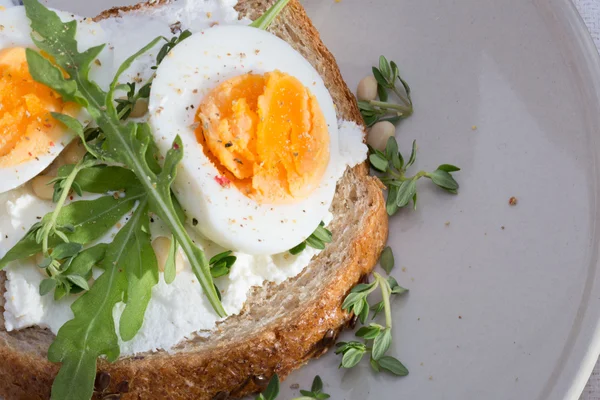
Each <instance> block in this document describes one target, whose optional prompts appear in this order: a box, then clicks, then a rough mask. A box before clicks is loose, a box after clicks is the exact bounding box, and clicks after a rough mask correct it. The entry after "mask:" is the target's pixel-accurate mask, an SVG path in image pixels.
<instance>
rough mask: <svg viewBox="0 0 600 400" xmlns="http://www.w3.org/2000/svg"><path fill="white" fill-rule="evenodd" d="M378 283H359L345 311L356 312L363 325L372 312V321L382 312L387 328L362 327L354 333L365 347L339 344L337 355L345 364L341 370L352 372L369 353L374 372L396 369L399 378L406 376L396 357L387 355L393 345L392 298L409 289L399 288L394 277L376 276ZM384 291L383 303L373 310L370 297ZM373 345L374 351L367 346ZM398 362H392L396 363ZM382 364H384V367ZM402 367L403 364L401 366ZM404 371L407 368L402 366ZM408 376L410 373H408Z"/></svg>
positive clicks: (348, 299)
mask: <svg viewBox="0 0 600 400" xmlns="http://www.w3.org/2000/svg"><path fill="white" fill-rule="evenodd" d="M373 277H374V278H375V281H374V282H372V283H369V284H367V283H360V284H358V285H356V286H355V287H354V288H353V289H352V290H351V291H350V294H348V296H346V298H345V299H344V302H343V303H342V309H343V310H345V311H348V312H350V311H351V312H353V313H354V315H357V316H359V320H360V321H361V323H362V324H365V321H366V319H367V317H368V314H369V310H373V311H374V313H373V319H374V318H375V317H376V316H377V314H379V313H380V312H382V311H383V312H384V314H385V326H382V325H379V324H376V323H371V324H369V325H368V326H363V327H361V328H360V329H358V331H357V332H356V333H355V335H356V336H357V337H359V338H362V339H364V340H365V344H363V343H360V342H340V343H338V344H337V345H336V346H337V350H336V351H335V354H342V355H343V356H342V361H341V364H340V367H344V368H352V367H354V366H355V365H356V364H358V363H359V362H360V360H361V359H362V358H363V356H364V355H365V354H366V353H368V352H370V353H371V355H370V364H371V367H372V368H373V370H374V371H376V372H379V371H380V370H381V369H384V370H387V371H390V370H391V369H393V370H394V371H395V372H393V373H396V372H397V375H400V374H401V373H403V372H402V371H401V369H400V368H399V367H398V364H399V363H400V362H399V361H398V360H396V359H393V357H390V356H386V353H387V352H388V350H389V349H390V346H391V344H392V312H391V301H390V300H391V299H390V298H391V296H392V295H393V294H403V293H406V291H407V290H406V289H404V288H402V287H401V286H400V285H398V282H396V280H395V279H394V278H393V277H391V276H390V277H388V278H387V279H386V278H384V277H382V276H381V275H379V274H378V273H377V272H374V273H373ZM377 288H380V289H381V295H382V298H383V300H382V301H380V302H379V303H377V304H375V305H374V306H369V303H368V300H367V297H368V295H369V294H370V293H372V292H373V291H374V290H375V289H377ZM371 340H372V341H373V342H372V346H371V347H367V346H366V345H367V344H368V343H369V341H371ZM392 359H393V360H395V361H393V360H392ZM381 360H384V361H383V363H382V361H381ZM400 365H401V364H400ZM402 368H404V366H402ZM407 373H408V371H407Z"/></svg>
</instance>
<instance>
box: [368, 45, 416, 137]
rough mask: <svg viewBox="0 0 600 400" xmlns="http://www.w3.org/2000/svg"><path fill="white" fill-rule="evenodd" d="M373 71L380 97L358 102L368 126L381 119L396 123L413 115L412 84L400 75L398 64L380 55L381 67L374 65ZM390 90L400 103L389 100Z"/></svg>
mask: <svg viewBox="0 0 600 400" xmlns="http://www.w3.org/2000/svg"><path fill="white" fill-rule="evenodd" d="M372 71H373V76H374V77H375V80H376V81H377V93H378V96H379V99H378V100H361V101H359V102H358V108H359V109H360V113H361V114H362V116H363V119H364V121H365V124H366V125H367V127H371V126H373V125H374V124H376V123H377V122H379V121H390V122H392V123H396V122H398V121H400V120H401V119H404V118H408V117H409V116H411V115H412V113H413V103H412V98H411V91H410V86H409V85H408V83H407V82H406V81H405V80H404V79H402V77H401V76H400V70H399V69H398V65H397V64H396V63H395V62H394V61H391V62H390V61H388V60H387V58H385V57H384V56H380V57H379V68H377V67H373V68H372ZM398 84H400V86H398ZM388 91H391V92H392V93H394V94H395V95H396V97H397V98H398V99H399V101H400V104H398V103H393V102H390V101H388V100H389V93H388Z"/></svg>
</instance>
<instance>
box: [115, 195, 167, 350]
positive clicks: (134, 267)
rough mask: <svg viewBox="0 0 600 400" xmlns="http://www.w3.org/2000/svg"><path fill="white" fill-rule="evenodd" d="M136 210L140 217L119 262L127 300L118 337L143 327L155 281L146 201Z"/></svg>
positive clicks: (125, 336)
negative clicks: (124, 277)
mask: <svg viewBox="0 0 600 400" xmlns="http://www.w3.org/2000/svg"><path fill="white" fill-rule="evenodd" d="M138 208H139V209H138V210H136V213H138V212H139V213H142V214H143V217H141V218H140V222H139V223H138V224H137V225H136V226H135V230H133V236H132V237H131V239H130V240H129V243H128V244H127V246H128V248H127V251H126V253H125V255H124V256H123V262H122V265H123V266H124V267H125V270H126V271H127V283H128V287H127V301H126V303H125V304H126V305H125V309H124V310H123V314H122V315H121V318H120V320H119V333H120V334H121V339H123V340H124V341H129V340H131V339H133V337H134V336H135V335H136V333H137V332H138V331H139V330H140V328H141V327H142V323H143V322H144V314H145V313H146V308H147V307H148V302H149V301H150V297H151V296H152V288H153V287H154V286H155V285H156V284H157V283H158V264H157V261H156V255H155V254H154V250H153V249H152V244H151V241H150V239H151V238H150V226H149V225H150V221H149V217H148V208H147V204H146V203H145V202H144V203H141V204H140V205H139V206H138Z"/></svg>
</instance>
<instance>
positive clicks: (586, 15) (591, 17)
mask: <svg viewBox="0 0 600 400" xmlns="http://www.w3.org/2000/svg"><path fill="white" fill-rule="evenodd" d="M573 1H574V2H575V5H576V6H577V9H578V10H579V13H580V14H581V16H582V17H583V20H584V21H585V23H586V25H587V26H588V28H589V30H590V33H591V34H592V37H593V38H594V42H596V46H597V47H598V48H599V49H600V0H573ZM580 400H600V362H598V363H597V364H596V367H595V368H594V372H592V376H591V377H590V380H589V381H588V383H587V385H586V386H585V390H584V391H583V394H582V395H581V398H580Z"/></svg>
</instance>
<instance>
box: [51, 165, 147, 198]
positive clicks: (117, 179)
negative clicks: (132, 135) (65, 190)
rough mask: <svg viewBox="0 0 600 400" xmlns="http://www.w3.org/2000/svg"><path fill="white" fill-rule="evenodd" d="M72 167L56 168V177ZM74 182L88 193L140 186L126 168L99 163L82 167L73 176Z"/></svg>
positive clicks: (61, 175) (64, 174)
mask: <svg viewBox="0 0 600 400" xmlns="http://www.w3.org/2000/svg"><path fill="white" fill-rule="evenodd" d="M73 168H74V166H73V165H63V166H62V167H60V168H59V170H58V173H57V178H63V177H66V176H68V175H69V174H70V173H71V171H72V170H73ZM75 183H76V184H78V185H79V187H80V188H81V190H83V191H84V192H88V193H107V192H116V191H119V190H125V189H131V188H140V183H139V181H138V180H137V178H136V176H135V174H134V173H133V172H131V170H129V169H127V168H123V167H118V166H105V165H99V166H94V167H89V168H84V169H82V170H81V171H79V173H78V174H77V177H75Z"/></svg>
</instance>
